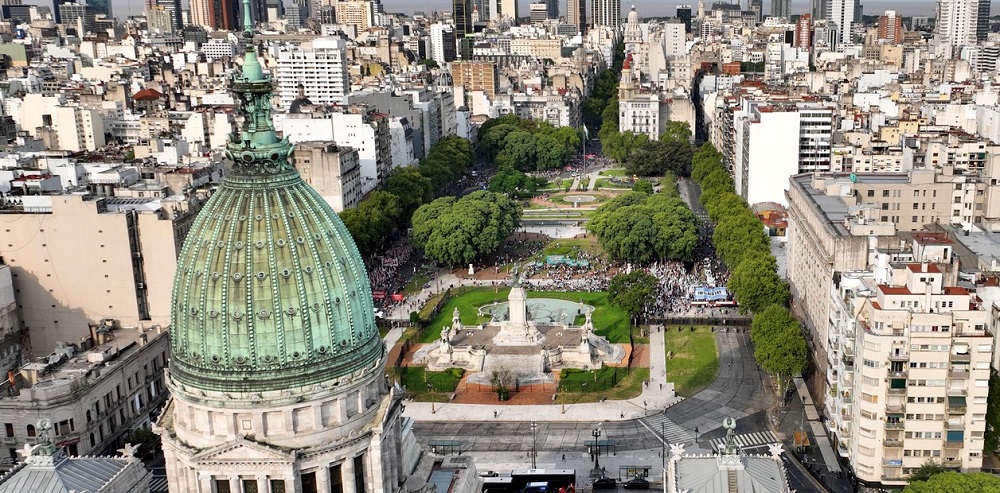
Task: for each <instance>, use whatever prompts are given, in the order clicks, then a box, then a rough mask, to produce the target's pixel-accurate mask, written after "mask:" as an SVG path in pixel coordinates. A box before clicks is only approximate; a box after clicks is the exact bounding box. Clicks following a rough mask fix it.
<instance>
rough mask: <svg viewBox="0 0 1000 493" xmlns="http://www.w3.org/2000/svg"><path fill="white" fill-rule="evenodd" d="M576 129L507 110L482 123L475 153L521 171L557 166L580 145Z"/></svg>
mask: <svg viewBox="0 0 1000 493" xmlns="http://www.w3.org/2000/svg"><path fill="white" fill-rule="evenodd" d="M580 144H581V140H580V135H579V132H577V130H576V129H574V128H571V127H558V128H557V127H553V126H552V125H549V124H548V123H545V122H539V121H535V120H530V119H525V118H518V117H517V116H516V115H513V114H507V115H504V116H501V117H499V118H493V119H491V120H488V121H486V122H485V123H483V125H482V127H480V129H479V148H478V149H479V153H480V155H481V156H482V157H483V158H485V159H486V160H488V161H495V162H496V164H497V165H498V166H501V167H510V168H513V169H517V170H521V171H537V170H546V169H553V168H558V167H561V166H563V165H564V164H566V162H567V161H569V159H570V158H571V157H572V156H573V155H574V154H575V153H576V151H577V149H579V148H580Z"/></svg>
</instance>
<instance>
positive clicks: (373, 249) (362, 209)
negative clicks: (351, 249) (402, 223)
mask: <svg viewBox="0 0 1000 493" xmlns="http://www.w3.org/2000/svg"><path fill="white" fill-rule="evenodd" d="M401 214H402V210H401V209H400V207H399V199H398V198H396V196H395V195H393V194H391V193H389V192H386V191H384V190H376V191H374V192H372V193H371V194H369V195H368V198H367V199H365V200H363V201H362V202H361V203H360V204H358V205H357V207H353V208H351V209H346V210H344V211H343V212H341V213H340V219H341V220H342V221H344V225H345V226H347V230H348V231H350V232H351V236H352V237H354V243H356V244H357V245H358V250H359V251H360V252H361V256H362V257H363V258H367V257H370V256H372V255H374V254H375V253H377V252H378V251H379V249H381V248H382V243H383V242H384V241H385V239H386V237H388V236H389V233H391V232H392V230H393V229H394V228H395V227H396V225H397V223H398V222H399V218H400V215H401Z"/></svg>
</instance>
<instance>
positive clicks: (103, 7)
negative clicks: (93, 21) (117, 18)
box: [18, 0, 114, 17]
mask: <svg viewBox="0 0 1000 493" xmlns="http://www.w3.org/2000/svg"><path fill="white" fill-rule="evenodd" d="M18 3H20V2H18ZM87 6H88V7H90V9H91V10H93V11H94V15H102V14H103V15H104V16H105V17H114V14H112V13H111V2H110V1H109V0H87Z"/></svg>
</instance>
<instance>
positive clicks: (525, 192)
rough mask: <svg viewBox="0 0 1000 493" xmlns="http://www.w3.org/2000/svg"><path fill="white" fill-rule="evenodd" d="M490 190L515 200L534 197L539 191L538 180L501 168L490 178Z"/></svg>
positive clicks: (514, 170)
mask: <svg viewBox="0 0 1000 493" xmlns="http://www.w3.org/2000/svg"><path fill="white" fill-rule="evenodd" d="M489 190H490V191H491V192H497V193H502V194H506V195H508V196H511V197H515V198H523V197H532V196H534V195H535V192H537V191H538V180H536V179H534V178H532V177H530V176H528V175H526V174H524V173H522V172H520V171H518V170H516V169H511V168H500V170H498V171H497V172H496V174H495V175H493V177H492V178H490V184H489Z"/></svg>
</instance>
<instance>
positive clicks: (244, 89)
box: [170, 1, 384, 392]
mask: <svg viewBox="0 0 1000 493" xmlns="http://www.w3.org/2000/svg"><path fill="white" fill-rule="evenodd" d="M248 9H249V4H248V2H247V1H244V11H245V12H246V11H248ZM245 23H246V25H247V26H250V25H251V24H250V22H249V19H247V21H245ZM244 36H246V37H247V43H246V44H247V50H246V53H245V56H244V63H243V69H242V73H241V74H236V75H234V76H233V78H232V80H231V81H230V87H231V89H232V91H233V92H234V93H235V95H236V97H237V98H238V101H239V104H240V114H241V116H242V120H243V121H242V128H241V131H240V132H239V134H233V135H231V136H230V139H229V143H228V145H227V146H226V156H227V158H228V159H227V162H226V168H225V173H224V177H223V182H222V186H221V187H220V189H219V191H217V192H216V193H215V194H214V195H213V196H212V198H211V199H209V201H208V202H207V203H206V204H205V207H204V208H203V209H202V211H201V212H200V213H199V214H198V217H197V218H196V219H195V221H194V224H193V226H192V227H191V230H190V232H189V233H188V235H187V239H186V241H185V243H184V248H183V250H182V251H181V255H180V258H179V259H178V262H177V273H176V276H175V278H174V289H173V313H172V318H173V320H172V328H171V346H172V359H171V365H170V373H171V375H172V377H173V378H174V379H175V380H176V381H178V382H179V383H181V384H183V385H185V386H187V387H190V388H195V389H202V390H213V391H224V392H265V391H274V390H283V389H290V388H294V387H299V386H303V385H310V384H315V383H319V382H322V381H326V380H331V379H335V378H338V377H341V376H345V375H347V374H350V373H351V372H354V371H356V370H359V369H362V368H365V367H371V366H372V365H373V364H374V363H375V362H376V361H377V360H378V359H379V358H380V357H381V356H382V355H383V351H384V350H383V345H382V341H381V339H380V337H379V333H378V330H377V329H376V326H375V315H374V310H373V307H372V295H371V286H370V284H369V282H368V276H367V273H366V272H365V268H364V264H363V263H362V261H361V256H360V254H359V253H358V249H357V247H356V246H355V244H354V241H353V240H352V239H351V236H350V234H349V233H348V231H347V228H345V227H344V224H343V223H342V222H341V221H340V219H339V218H338V217H337V214H336V213H335V212H334V211H333V209H331V208H330V206H329V205H328V204H327V203H326V201H324V200H323V198H322V197H321V196H320V195H319V194H317V193H316V191H315V190H313V189H312V188H311V187H310V186H308V185H306V184H305V183H304V182H303V181H302V179H301V178H300V177H299V174H298V172H297V171H295V169H294V168H293V167H292V166H291V164H290V163H289V161H288V156H289V155H290V154H291V152H292V146H291V144H290V143H289V142H288V139H287V138H284V139H278V137H277V136H276V135H275V132H274V126H273V122H272V120H271V113H270V110H271V105H270V100H271V92H272V85H271V78H270V76H269V75H267V74H264V72H263V70H262V68H261V66H260V63H259V61H258V60H257V56H256V54H255V53H254V43H253V35H252V32H250V31H249V30H248V31H246V32H245V33H244Z"/></svg>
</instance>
